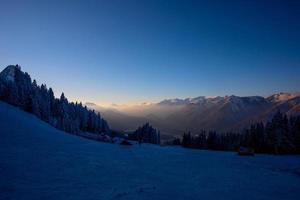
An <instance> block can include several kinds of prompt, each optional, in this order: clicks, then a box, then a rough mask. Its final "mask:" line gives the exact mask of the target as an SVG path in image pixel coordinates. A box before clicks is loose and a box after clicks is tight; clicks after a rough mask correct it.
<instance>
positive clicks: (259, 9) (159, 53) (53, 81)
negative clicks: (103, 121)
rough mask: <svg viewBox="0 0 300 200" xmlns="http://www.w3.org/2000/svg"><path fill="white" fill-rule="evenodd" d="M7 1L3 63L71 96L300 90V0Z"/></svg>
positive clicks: (125, 98) (97, 98)
mask: <svg viewBox="0 0 300 200" xmlns="http://www.w3.org/2000/svg"><path fill="white" fill-rule="evenodd" d="M0 2H1V6H0V45H1V48H0V64H1V66H0V69H1V70H2V69H3V68H4V67H5V66H6V65H9V64H16V63H18V64H20V65H21V66H22V67H23V70H25V71H28V72H29V73H30V74H31V75H32V77H33V78H36V79H37V80H38V82H39V83H42V82H44V83H46V84H47V85H49V86H52V87H53V88H54V91H55V92H56V94H57V95H58V93H60V92H61V91H65V93H66V95H67V96H69V97H70V98H71V100H81V101H84V102H85V101H93V102H96V103H127V102H141V101H158V100H160V99H163V98H173V97H194V96H199V95H206V96H216V95H230V94H235V95H264V96H266V95H269V94H271V93H275V92H280V91H291V92H292V91H300V81H299V80H300V78H299V77H300V23H299V21H300V1H296V0H295V1H276V0H272V1H261V0H260V1H254V0H253V1H252V0H251V1H242V0H240V1H233V0H229V1H225V0H224V1H200V0H199V1H183V0H182V1H174V0H172V1H171V0H170V1H152V0H148V1H146V0H144V1H142V0H139V1H138V0H137V1H129V0H128V1H127V0H126V1H125V0H120V1H114V0H108V1H71V0H69V1H55V0H51V1H43V0H42V1H25V0H20V1H14V0H9V1H3V0H0Z"/></svg>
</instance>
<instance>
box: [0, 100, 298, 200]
mask: <svg viewBox="0 0 300 200" xmlns="http://www.w3.org/2000/svg"><path fill="white" fill-rule="evenodd" d="M299 195H300V157H299V156H272V155H256V156H254V157H239V156H237V155H236V153H232V152H214V151H200V150H190V149H184V148H179V147H161V146H156V145H146V144H142V145H141V146H139V145H133V146H121V145H116V144H107V143H100V142H96V141H92V140H88V139H85V138H80V137H78V136H74V135H70V134H67V133H64V132H61V131H58V130H56V129H54V128H52V127H51V126H49V125H48V124H46V123H44V122H42V121H40V120H39V119H37V118H36V117H34V116H33V115H30V114H28V113H25V112H23V111H21V110H19V109H17V108H15V107H12V106H9V105H7V104H5V103H2V102H0V199H31V200H34V199H55V200H57V199H142V200H147V199H149V200H150V199H151V200H153V199H157V200H160V199H163V200H164V199H191V200H193V199H222V200H224V199H225V200H226V199H231V200H235V199H236V200H240V199H243V200H247V199H251V200H252V199H260V200H264V199H268V200H269V199H272V200H276V199H280V200H282V199H284V200H290V199H298V198H299Z"/></svg>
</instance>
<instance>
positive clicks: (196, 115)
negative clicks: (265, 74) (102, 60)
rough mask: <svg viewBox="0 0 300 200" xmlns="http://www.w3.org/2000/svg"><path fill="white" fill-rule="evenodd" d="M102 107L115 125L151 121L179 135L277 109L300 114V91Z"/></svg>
mask: <svg viewBox="0 0 300 200" xmlns="http://www.w3.org/2000/svg"><path fill="white" fill-rule="evenodd" d="M87 106H89V107H92V108H93V109H96V110H100V111H101V113H102V115H103V116H104V117H105V118H106V119H107V121H108V122H109V124H110V125H111V127H112V128H113V129H117V130H122V131H124V130H131V129H133V128H134V127H136V125H138V124H141V123H145V122H150V123H151V124H153V126H155V127H156V128H158V129H160V130H161V132H162V134H164V135H172V136H179V135H182V134H183V132H186V131H191V132H192V133H197V132H199V131H200V130H203V129H204V130H215V131H218V132H227V131H238V130H241V129H243V128H245V127H247V126H249V125H250V124H251V123H255V122H260V121H262V122H267V121H268V120H270V118H271V117H272V116H273V115H274V114H275V113H276V112H277V111H279V110H280V111H281V112H282V113H284V114H287V115H288V116H291V115H299V114H300V93H283V92H282V93H278V94H273V95H271V96H269V97H262V96H247V97H240V96H234V95H231V96H224V97H220V96H218V97H205V96H199V97H196V98H186V99H178V98H176V99H166V100H162V101H160V102H158V103H153V104H149V105H137V106H132V107H130V108H122V109H118V108H116V109H110V108H109V109H108V108H102V107H99V106H97V105H95V104H91V103H90V104H87Z"/></svg>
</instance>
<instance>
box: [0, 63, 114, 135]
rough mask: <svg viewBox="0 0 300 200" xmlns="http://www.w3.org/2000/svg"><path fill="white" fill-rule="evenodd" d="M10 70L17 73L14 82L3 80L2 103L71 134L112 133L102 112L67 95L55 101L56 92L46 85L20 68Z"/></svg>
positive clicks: (1, 80) (0, 94) (1, 88)
mask: <svg viewBox="0 0 300 200" xmlns="http://www.w3.org/2000/svg"><path fill="white" fill-rule="evenodd" d="M8 68H10V69H8ZM6 70H13V71H14V73H13V76H14V77H13V79H12V80H7V79H6V77H1V78H0V100H2V101H5V102H7V103H9V104H11V105H14V106H17V107H19V108H21V109H23V110H25V111H27V112H29V113H32V114H34V115H35V116H37V117H38V118H40V119H41V120H43V121H45V122H47V123H49V124H51V125H52V126H54V127H56V128H58V129H60V130H63V131H66V132H69V133H75V134H76V133H79V132H92V133H102V132H109V127H108V124H107V122H106V121H105V120H104V119H103V118H102V117H101V115H100V113H99V112H97V113H96V112H95V111H94V110H89V109H88V108H87V107H86V106H83V105H82V103H81V102H80V103H77V102H76V103H73V102H69V101H68V99H67V98H66V97H65V95H64V93H62V94H61V96H60V98H55V96H54V93H53V90H52V88H49V89H48V88H47V86H46V85H45V84H42V85H41V86H39V85H37V82H36V81H35V80H33V81H32V80H31V78H30V75H29V74H28V73H26V72H25V73H24V72H22V71H21V68H20V67H19V66H18V65H16V66H9V67H7V69H6Z"/></svg>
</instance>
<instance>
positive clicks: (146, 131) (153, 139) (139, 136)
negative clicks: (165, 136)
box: [128, 123, 160, 144]
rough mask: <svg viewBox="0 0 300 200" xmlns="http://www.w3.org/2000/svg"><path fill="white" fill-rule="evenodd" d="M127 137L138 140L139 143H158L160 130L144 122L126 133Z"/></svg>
mask: <svg viewBox="0 0 300 200" xmlns="http://www.w3.org/2000/svg"><path fill="white" fill-rule="evenodd" d="M128 139H130V140H136V141H139V143H142V142H145V143H151V144H160V131H159V130H156V129H155V128H153V127H152V126H151V125H150V124H149V123H146V124H144V125H143V126H140V127H138V128H137V129H136V130H135V131H134V132H133V133H131V134H128Z"/></svg>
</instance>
